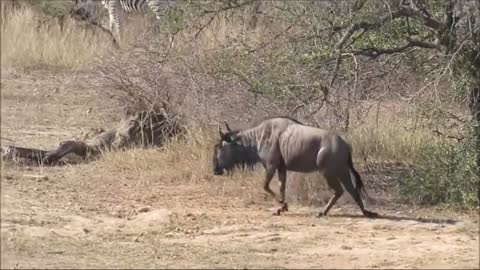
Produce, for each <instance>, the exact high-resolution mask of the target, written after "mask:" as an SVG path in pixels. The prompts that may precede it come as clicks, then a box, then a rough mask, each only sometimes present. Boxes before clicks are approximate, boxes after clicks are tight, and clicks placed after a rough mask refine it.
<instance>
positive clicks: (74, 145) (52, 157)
mask: <svg viewBox="0 0 480 270" xmlns="http://www.w3.org/2000/svg"><path fill="white" fill-rule="evenodd" d="M183 131H184V128H183V126H181V125H180V124H179V123H178V122H177V121H173V120H167V118H166V117H165V116H164V115H163V114H161V113H148V112H138V113H128V114H127V116H126V117H125V118H124V119H123V120H122V121H121V122H120V123H119V125H118V126H117V127H116V128H114V129H111V130H109V131H106V132H102V133H100V134H99V135H97V136H96V137H95V138H93V139H92V140H88V141H85V142H84V141H79V140H76V141H74V140H68V141H62V142H60V144H59V146H58V147H57V148H56V149H54V150H50V151H46V150H40V149H35V148H25V147H17V146H5V147H4V146H2V158H3V159H10V160H13V161H18V159H19V158H21V159H25V160H29V161H32V162H34V163H36V164H38V165H60V164H61V163H62V158H63V157H65V156H66V155H68V154H71V153H73V154H75V155H77V156H79V157H81V158H82V160H90V159H94V158H96V157H98V156H99V154H101V153H102V152H103V151H109V150H112V149H115V150H118V149H125V148H129V147H151V146H161V145H163V144H164V143H165V141H166V140H167V139H168V138H171V137H173V136H176V135H178V134H181V133H182V132H183ZM62 164H63V163H62Z"/></svg>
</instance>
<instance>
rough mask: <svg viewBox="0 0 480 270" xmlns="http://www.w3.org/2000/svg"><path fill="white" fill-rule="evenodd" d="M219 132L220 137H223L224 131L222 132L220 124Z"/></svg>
mask: <svg viewBox="0 0 480 270" xmlns="http://www.w3.org/2000/svg"><path fill="white" fill-rule="evenodd" d="M218 133H219V134H220V137H223V135H224V134H223V132H222V128H220V125H218Z"/></svg>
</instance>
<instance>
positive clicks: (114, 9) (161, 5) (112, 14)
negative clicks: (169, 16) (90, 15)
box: [75, 0, 176, 41]
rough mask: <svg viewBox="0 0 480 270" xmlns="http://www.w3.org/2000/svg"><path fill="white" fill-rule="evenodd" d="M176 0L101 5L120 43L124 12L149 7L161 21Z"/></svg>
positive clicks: (114, 1)
mask: <svg viewBox="0 0 480 270" xmlns="http://www.w3.org/2000/svg"><path fill="white" fill-rule="evenodd" d="M94 1H95V0H75V2H76V3H79V2H80V3H83V4H85V3H88V4H90V3H92V2H94ZM175 4H176V0H102V1H101V5H102V6H103V7H104V8H105V9H106V10H107V12H108V17H109V29H110V32H111V33H112V35H116V36H117V39H118V41H120V39H121V34H120V33H121V32H122V24H123V18H121V15H122V12H125V13H131V12H143V11H144V9H145V7H146V6H148V7H149V8H150V9H151V10H152V11H153V13H154V14H155V17H156V18H157V20H159V21H163V18H164V16H165V14H166V12H167V11H168V9H169V8H171V7H174V6H175Z"/></svg>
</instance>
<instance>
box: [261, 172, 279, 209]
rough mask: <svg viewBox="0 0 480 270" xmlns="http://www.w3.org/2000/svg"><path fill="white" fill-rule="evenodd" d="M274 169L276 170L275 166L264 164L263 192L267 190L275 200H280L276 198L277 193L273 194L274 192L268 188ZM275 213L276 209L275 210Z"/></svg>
mask: <svg viewBox="0 0 480 270" xmlns="http://www.w3.org/2000/svg"><path fill="white" fill-rule="evenodd" d="M275 171H276V168H274V167H273V166H266V167H265V182H263V189H264V190H265V192H267V193H268V194H269V195H270V196H271V197H273V198H274V199H275V200H277V201H280V200H279V199H278V198H277V194H275V192H273V191H272V190H271V189H270V182H271V181H272V179H273V176H274V175H275ZM275 213H276V211H275ZM275 213H274V214H275Z"/></svg>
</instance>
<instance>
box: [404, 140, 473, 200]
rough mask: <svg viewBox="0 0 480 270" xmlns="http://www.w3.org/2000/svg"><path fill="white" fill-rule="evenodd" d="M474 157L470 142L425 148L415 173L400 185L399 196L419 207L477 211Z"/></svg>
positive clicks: (471, 142)
mask: <svg viewBox="0 0 480 270" xmlns="http://www.w3.org/2000/svg"><path fill="white" fill-rule="evenodd" d="M476 155H477V151H476V150H475V148H474V145H473V140H471V141H469V142H468V143H463V144H459V145H450V144H447V143H442V144H439V145H438V146H432V147H429V148H426V149H425V151H423V153H421V159H419V163H418V164H417V166H415V169H414V170H413V171H412V172H411V173H410V175H409V176H408V177H407V178H406V179H405V180H404V181H402V182H401V185H400V192H401V195H403V197H404V198H405V199H407V200H409V201H410V202H413V203H418V204H422V205H434V204H439V203H446V204H450V205H456V206H462V207H478V206H479V203H480V193H479V192H480V191H479V186H480V169H479V168H478V166H477V164H476Z"/></svg>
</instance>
